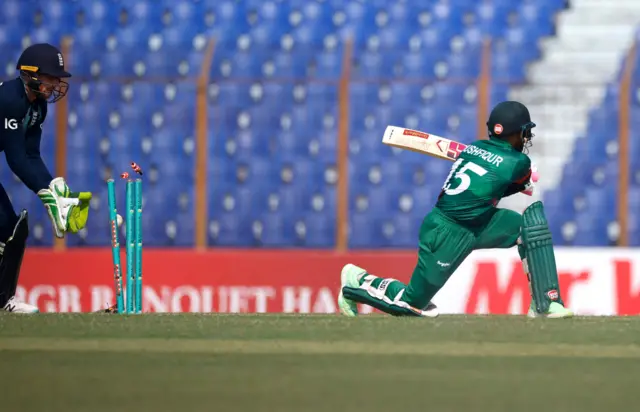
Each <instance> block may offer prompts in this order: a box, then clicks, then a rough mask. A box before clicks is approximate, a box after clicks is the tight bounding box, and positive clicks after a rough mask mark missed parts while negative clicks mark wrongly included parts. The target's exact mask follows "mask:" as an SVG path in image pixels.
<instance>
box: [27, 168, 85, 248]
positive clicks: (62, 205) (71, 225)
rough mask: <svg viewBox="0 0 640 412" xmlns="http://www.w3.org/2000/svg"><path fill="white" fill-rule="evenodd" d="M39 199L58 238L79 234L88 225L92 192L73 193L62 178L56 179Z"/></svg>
mask: <svg viewBox="0 0 640 412" xmlns="http://www.w3.org/2000/svg"><path fill="white" fill-rule="evenodd" d="M38 197H40V200H41V201H42V203H43V204H44V207H45V208H46V209H47V213H48V214H49V218H50V219H51V223H52V226H53V231H54V232H55V234H56V237H58V238H63V237H64V234H65V232H71V233H77V232H78V231H79V230H80V229H82V228H84V227H85V225H86V224H87V218H88V217H89V201H90V200H91V192H72V191H71V190H70V189H69V186H67V183H66V182H65V181H64V178H62V177H56V178H55V179H53V180H52V181H51V183H49V187H48V188H47V189H41V190H40V191H39V192H38Z"/></svg>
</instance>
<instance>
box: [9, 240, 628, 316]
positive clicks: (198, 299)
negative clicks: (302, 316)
mask: <svg viewBox="0 0 640 412" xmlns="http://www.w3.org/2000/svg"><path fill="white" fill-rule="evenodd" d="M109 252H110V251H109V250H108V249H101V248H100V249H80V250H78V249H74V250H68V251H63V252H55V251H49V250H29V251H28V252H27V255H26V258H25V260H24V264H23V271H22V275H21V279H20V281H21V282H20V286H19V289H18V296H19V297H20V298H23V299H24V300H26V301H28V302H30V303H32V304H36V305H38V306H39V307H40V310H41V311H43V312H88V311H97V310H100V309H104V308H106V307H107V305H109V304H113V303H114V297H113V275H112V273H113V266H112V263H111V254H110V253H109ZM556 253H557V254H556V260H557V265H558V271H559V275H560V283H561V289H562V294H563V298H564V299H565V302H566V303H567V304H568V305H569V306H570V307H572V308H573V309H574V310H575V311H576V312H577V313H578V314H581V315H638V314H640V250H638V249H622V248H616V249H612V248H611V249H605V248H602V249H600V248H558V249H557V252H556ZM123 262H124V260H123ZM347 262H351V263H354V264H357V265H360V266H363V267H365V268H367V269H368V270H369V271H370V272H371V273H374V274H376V275H380V276H384V277H395V278H397V279H400V280H407V279H408V277H409V276H410V274H411V271H412V270H413V265H414V262H415V253H414V252H412V251H376V252H365V251H363V252H347V253H337V252H333V251H309V250H304V251H290V250H288V251H278V250H263V251H246V250H215V251H206V252H197V251H193V250H176V249H153V250H147V251H145V255H144V267H143V276H144V285H145V287H144V289H145V302H144V311H145V312H223V313H224V312H227V313H229V312H231V313H245V312H249V313H255V312H257V313H337V305H336V292H337V291H338V288H339V273H340V269H341V268H342V266H343V265H344V264H345V263H347ZM51 268H65V269H64V270H60V271H58V270H56V271H55V272H54V271H52V270H51ZM434 302H435V303H436V304H438V306H440V308H441V311H442V312H443V313H470V314H485V313H491V314H522V313H525V312H526V309H527V306H528V304H529V297H528V286H527V282H526V278H525V275H524V274H523V272H522V268H521V265H520V261H519V259H518V256H517V253H516V251H515V249H514V250H484V251H477V252H474V253H473V254H472V255H471V256H470V257H469V259H467V261H466V262H465V263H464V264H463V265H462V266H461V267H460V268H459V269H458V271H457V272H456V273H455V274H454V276H453V277H452V278H451V279H450V281H449V283H447V285H446V286H445V288H444V289H443V290H442V291H441V292H440V293H439V294H438V295H437V296H436V298H435V299H434Z"/></svg>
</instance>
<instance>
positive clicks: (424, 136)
mask: <svg viewBox="0 0 640 412" xmlns="http://www.w3.org/2000/svg"><path fill="white" fill-rule="evenodd" d="M382 143H384V144H386V145H389V146H393V147H398V148H400V149H405V150H411V151H413V152H418V153H422V154H426V155H429V156H433V157H437V158H440V159H446V160H450V161H452V162H453V161H455V160H456V159H457V158H458V155H460V153H461V152H462V151H463V150H464V149H465V148H466V147H467V145H466V144H463V143H458V142H456V141H454V140H451V139H446V138H444V137H440V136H436V135H434V134H429V133H425V132H421V131H419V130H412V129H405V128H404V127H398V126H387V129H386V130H385V131H384V136H383V137H382Z"/></svg>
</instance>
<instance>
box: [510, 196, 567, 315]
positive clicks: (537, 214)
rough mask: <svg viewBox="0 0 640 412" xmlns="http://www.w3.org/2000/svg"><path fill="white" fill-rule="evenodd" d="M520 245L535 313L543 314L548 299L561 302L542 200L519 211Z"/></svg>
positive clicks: (547, 308)
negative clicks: (520, 220) (520, 213)
mask: <svg viewBox="0 0 640 412" xmlns="http://www.w3.org/2000/svg"><path fill="white" fill-rule="evenodd" d="M521 240H522V242H521V244H520V245H518V249H519V252H520V254H521V257H522V256H524V257H523V259H522V264H523V267H524V271H525V273H526V274H527V277H528V278H529V284H530V285H531V294H532V297H533V300H534V302H535V305H536V310H537V311H538V313H546V312H547V311H548V310H549V305H550V304H551V302H558V303H560V304H562V305H564V303H563V302H562V298H561V297H560V285H559V282H558V271H557V268H556V259H555V254H554V252H553V241H552V239H551V231H550V230H549V224H548V223H547V218H546V216H545V214H544V207H543V205H542V202H540V201H538V202H535V203H533V204H532V205H530V206H529V207H528V208H527V209H526V210H525V211H524V213H523V214H522V232H521Z"/></svg>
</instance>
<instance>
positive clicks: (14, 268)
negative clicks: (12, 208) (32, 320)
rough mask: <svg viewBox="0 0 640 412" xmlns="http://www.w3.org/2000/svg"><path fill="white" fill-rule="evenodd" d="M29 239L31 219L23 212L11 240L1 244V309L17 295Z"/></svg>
mask: <svg viewBox="0 0 640 412" xmlns="http://www.w3.org/2000/svg"><path fill="white" fill-rule="evenodd" d="M28 237H29V219H28V214H27V211H26V210H23V211H22V213H20V216H19V217H18V223H16V226H15V227H14V229H13V233H12V234H11V236H10V237H9V239H7V241H6V242H5V243H2V242H0V308H2V307H4V305H6V303H7V301H8V300H9V299H10V298H11V297H12V296H13V295H15V294H16V289H17V288H18V278H19V277H20V266H22V258H23V257H24V250H25V248H26V246H27V238H28Z"/></svg>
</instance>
